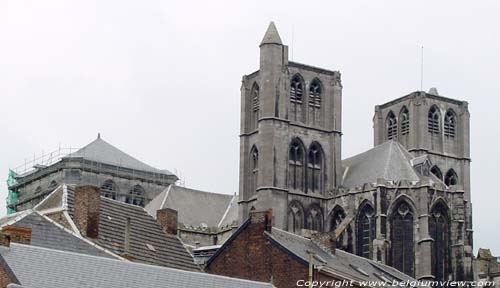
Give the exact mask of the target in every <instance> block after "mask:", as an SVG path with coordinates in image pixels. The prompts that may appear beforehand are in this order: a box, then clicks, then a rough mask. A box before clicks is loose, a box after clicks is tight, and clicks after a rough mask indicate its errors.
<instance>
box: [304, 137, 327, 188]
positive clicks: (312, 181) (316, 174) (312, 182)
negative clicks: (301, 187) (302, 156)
mask: <svg viewBox="0 0 500 288" xmlns="http://www.w3.org/2000/svg"><path fill="white" fill-rule="evenodd" d="M322 154H323V153H322V150H321V146H319V144H318V143H313V144H312V145H311V147H310V148H309V155H308V163H307V190H308V191H309V192H312V193H315V192H322V191H323V155H322Z"/></svg>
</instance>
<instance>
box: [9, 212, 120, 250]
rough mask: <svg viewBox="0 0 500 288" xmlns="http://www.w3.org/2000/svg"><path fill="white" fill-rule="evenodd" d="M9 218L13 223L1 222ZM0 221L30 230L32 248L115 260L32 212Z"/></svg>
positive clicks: (87, 242) (44, 217)
mask: <svg viewBox="0 0 500 288" xmlns="http://www.w3.org/2000/svg"><path fill="white" fill-rule="evenodd" d="M20 216H22V217H20ZM9 218H11V219H14V221H11V222H5V221H3V220H5V219H9ZM0 221H1V222H4V225H5V226H7V225H10V226H15V227H24V228H30V229H31V245H34V246H39V247H45V248H52V249H58V250H63V251H70V252H77V253H84V254H88V255H94V256H101V257H109V258H116V257H114V256H112V255H111V253H106V252H104V251H103V249H99V248H97V247H95V245H93V244H92V243H90V242H89V241H85V240H84V239H82V238H81V237H78V236H77V235H74V234H73V233H72V232H71V231H68V230H67V229H64V228H63V227H62V226H61V225H58V224H55V223H54V222H53V221H52V220H50V219H49V218H47V217H46V216H43V215H42V214H40V213H38V212H36V211H33V210H26V211H24V212H23V215H17V217H15V218H12V217H4V218H2V219H1V220H0Z"/></svg>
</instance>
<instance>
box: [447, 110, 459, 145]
mask: <svg viewBox="0 0 500 288" xmlns="http://www.w3.org/2000/svg"><path fill="white" fill-rule="evenodd" d="M456 126H457V122H456V117H455V112H453V110H451V109H450V110H448V112H446V115H445V116H444V136H447V137H450V138H455V134H456Z"/></svg>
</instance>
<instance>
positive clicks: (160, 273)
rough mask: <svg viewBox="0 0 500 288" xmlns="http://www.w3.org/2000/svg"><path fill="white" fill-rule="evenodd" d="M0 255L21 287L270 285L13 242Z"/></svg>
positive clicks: (0, 249)
mask: <svg viewBox="0 0 500 288" xmlns="http://www.w3.org/2000/svg"><path fill="white" fill-rule="evenodd" d="M0 255H1V257H2V258H3V260H5V263H7V265H8V266H9V268H10V269H11V270H12V272H13V273H14V275H15V276H16V278H17V279H18V280H19V282H20V284H21V285H22V287H24V288H35V287H36V288H68V287H82V288H83V287H92V288H129V287H130V288H137V287H141V288H174V287H175V288H183V287H186V288H187V287H190V288H191V287H220V288H225V287H228V288H229V287H231V288H253V287H255V288H261V287H262V288H264V287H272V285H271V284H268V283H261V282H254V281H247V280H240V279H235V278H229V277H223V276H217V275H212V274H206V273H201V272H189V271H182V270H177V269H170V268H165V267H159V266H152V265H145V264H140V263H133V262H129V261H122V260H115V259H108V258H102V257H95V256H89V255H84V254H77V253H71V252H64V251H58V250H52V249H47V248H40V247H35V246H29V245H22V244H16V243H12V244H11V247H10V248H7V247H0Z"/></svg>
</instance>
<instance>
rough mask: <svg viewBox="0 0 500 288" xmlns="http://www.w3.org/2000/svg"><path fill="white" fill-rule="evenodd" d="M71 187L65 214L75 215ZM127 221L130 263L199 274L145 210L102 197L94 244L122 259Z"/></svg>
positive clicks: (179, 246)
mask: <svg viewBox="0 0 500 288" xmlns="http://www.w3.org/2000/svg"><path fill="white" fill-rule="evenodd" d="M74 193H75V192H74V187H73V186H68V189H67V203H68V212H69V214H70V215H71V216H72V217H73V213H74ZM127 218H129V219H130V225H131V227H130V235H131V237H130V251H129V255H130V256H131V257H132V261H137V262H142V263H148V264H153V265H160V266H165V267H171V268H178V269H184V270H191V271H199V270H200V269H199V268H198V266H196V265H195V264H194V260H193V257H192V256H191V254H189V252H188V251H187V249H186V248H185V247H184V245H183V244H182V242H181V240H180V239H179V238H178V237H177V235H171V234H167V233H165V232H163V229H162V227H161V226H160V224H158V222H156V220H155V219H154V218H153V217H151V216H150V215H149V214H148V213H147V212H146V210H144V208H142V207H139V206H136V205H131V204H126V203H122V202H119V201H116V200H112V199H109V198H105V197H102V196H101V207H100V213H99V233H98V239H97V241H96V242H97V244H99V245H100V246H102V247H104V248H106V249H109V250H110V251H112V252H113V253H115V254H117V255H123V253H124V252H125V251H124V246H125V226H126V221H127Z"/></svg>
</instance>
